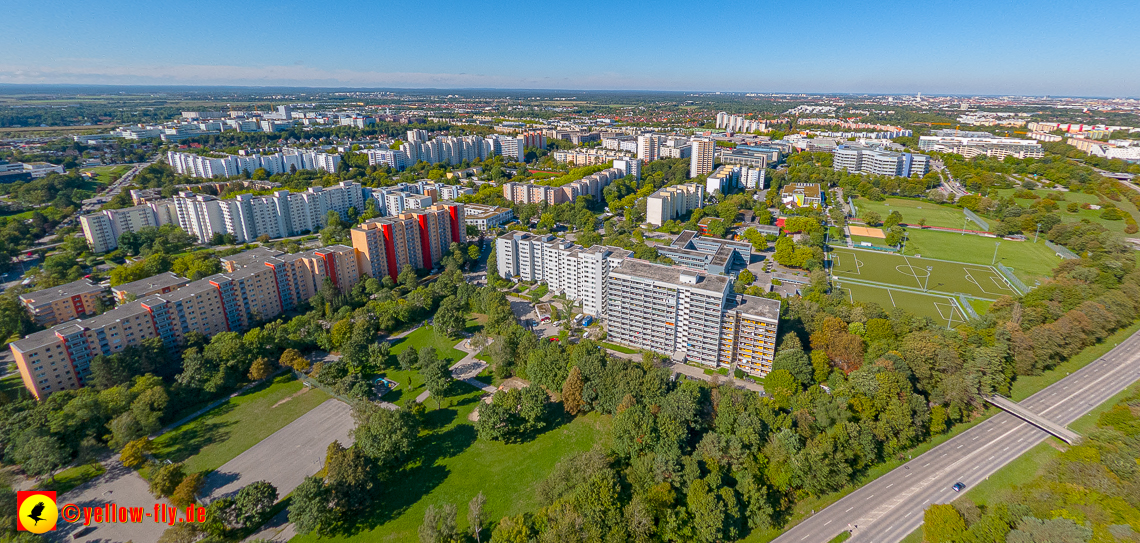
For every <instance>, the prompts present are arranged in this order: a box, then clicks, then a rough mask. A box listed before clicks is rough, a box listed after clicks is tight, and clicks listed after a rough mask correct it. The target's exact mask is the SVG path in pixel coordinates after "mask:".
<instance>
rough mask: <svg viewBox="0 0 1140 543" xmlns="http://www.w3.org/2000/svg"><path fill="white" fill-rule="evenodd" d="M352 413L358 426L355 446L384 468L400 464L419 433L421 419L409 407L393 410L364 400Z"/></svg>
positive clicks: (353, 435) (354, 433)
mask: <svg viewBox="0 0 1140 543" xmlns="http://www.w3.org/2000/svg"><path fill="white" fill-rule="evenodd" d="M352 414H353V418H354V419H356V428H354V429H353V430H352V437H353V440H354V441H355V443H356V446H357V447H360V448H361V449H362V450H363V451H364V453H365V454H367V455H368V456H369V457H370V458H372V459H373V460H374V461H375V462H376V464H377V465H378V466H380V467H381V468H395V467H397V466H398V465H399V462H400V461H401V460H403V459H404V457H405V456H406V455H407V454H408V453H409V452H411V450H412V446H413V445H414V443H415V440H416V437H417V436H418V435H419V419H418V418H416V416H415V415H414V414H413V413H412V412H411V411H409V410H407V409H400V410H397V411H393V410H390V409H384V408H383V407H380V406H378V405H375V404H372V403H361V404H358V405H357V406H356V407H355V408H354V409H353V412H352Z"/></svg>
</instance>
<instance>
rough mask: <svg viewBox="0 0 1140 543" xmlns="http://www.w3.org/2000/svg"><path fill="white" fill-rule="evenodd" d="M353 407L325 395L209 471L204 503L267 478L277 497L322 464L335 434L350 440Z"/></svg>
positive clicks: (348, 442)
mask: <svg viewBox="0 0 1140 543" xmlns="http://www.w3.org/2000/svg"><path fill="white" fill-rule="evenodd" d="M352 428H353V420H352V408H351V407H350V406H349V405H348V404H346V403H344V402H342V401H340V400H337V399H329V400H325V402H324V403H322V404H321V405H318V406H317V407H314V408H313V409H312V410H311V411H309V412H308V413H305V414H304V415H301V417H300V418H298V419H297V420H295V421H293V422H291V423H289V424H288V425H287V426H285V427H284V428H282V429H280V430H278V431H276V432H274V433H273V434H272V435H270V436H269V437H267V438H265V439H263V440H261V441H260V442H258V444H257V445H254V446H253V447H250V448H249V449H248V450H246V451H245V452H243V453H241V454H239V455H238V456H237V457H236V458H234V459H233V460H230V461H229V462H226V463H225V465H223V466H222V467H220V468H218V469H216V470H214V471H212V472H210V474H209V475H207V476H206V480H205V482H204V483H203V485H202V491H201V493H200V494H199V495H200V496H202V498H203V499H202V501H203V503H207V504H208V503H210V502H212V501H214V500H216V499H218V498H221V497H224V496H227V495H230V494H233V493H236V492H237V491H238V490H240V489H241V488H242V487H244V486H246V485H248V484H250V483H253V482H256V481H269V482H270V483H273V486H275V487H277V495H278V497H284V496H285V495H286V494H288V493H290V492H292V491H293V489H294V488H297V485H299V484H301V481H304V480H305V477H308V476H310V475H312V474H314V473H316V472H318V471H320V470H321V468H323V467H324V463H325V451H326V450H327V449H328V446H329V444H330V443H332V442H333V441H334V440H336V441H340V444H341V445H344V446H345V447H347V446H349V445H351V444H352V437H350V435H349V432H350V431H351V430H352Z"/></svg>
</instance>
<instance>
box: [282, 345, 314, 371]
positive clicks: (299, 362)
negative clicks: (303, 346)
mask: <svg viewBox="0 0 1140 543" xmlns="http://www.w3.org/2000/svg"><path fill="white" fill-rule="evenodd" d="M278 361H279V362H280V364H281V365H282V366H285V367H287V368H293V369H295V370H297V371H302V372H303V371H309V367H310V364H309V360H308V359H307V358H305V357H304V356H301V351H298V350H297V349H285V352H283V353H281V358H280V359H278Z"/></svg>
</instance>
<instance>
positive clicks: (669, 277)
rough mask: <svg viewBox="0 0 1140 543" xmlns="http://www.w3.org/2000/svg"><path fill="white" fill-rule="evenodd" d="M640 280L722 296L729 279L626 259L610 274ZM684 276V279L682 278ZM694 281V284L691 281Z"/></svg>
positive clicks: (676, 267) (678, 267)
mask: <svg viewBox="0 0 1140 543" xmlns="http://www.w3.org/2000/svg"><path fill="white" fill-rule="evenodd" d="M610 274H611V276H612V275H613V274H620V275H626V276H630V277H637V278H642V279H649V280H651V281H657V282H659V283H668V284H671V285H675V286H678V287H681V288H686V289H693V290H704V291H708V292H712V293H716V294H722V293H724V291H725V290H726V289H727V288H728V283H729V281H730V279H729V278H728V277H725V276H723V275H715V274H710V273H706V272H703V271H699V270H694V269H691V268H684V267H680V266H665V265H663V264H654V263H652V262H646V261H644V260H638V259H636V258H627V259H625V260H623V261H622V263H621V265H619V266H618V267H617V268H614V270H613V271H612V272H610ZM683 276H684V278H682V277H683ZM693 279H695V282H694V281H693Z"/></svg>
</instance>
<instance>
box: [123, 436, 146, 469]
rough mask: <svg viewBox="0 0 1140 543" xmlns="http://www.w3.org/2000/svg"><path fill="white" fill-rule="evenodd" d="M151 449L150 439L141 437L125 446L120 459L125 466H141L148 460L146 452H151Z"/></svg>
mask: <svg viewBox="0 0 1140 543" xmlns="http://www.w3.org/2000/svg"><path fill="white" fill-rule="evenodd" d="M150 449H151V443H150V439H149V438H146V437H141V438H139V439H136V440H134V441H131V442H129V443H127V444H126V445H124V446H123V451H122V452H121V453H119V460H120V461H121V462H122V463H123V466H126V467H128V468H136V467H139V466H141V465H143V464H144V463H145V462H146V454H147V453H149V452H150Z"/></svg>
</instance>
